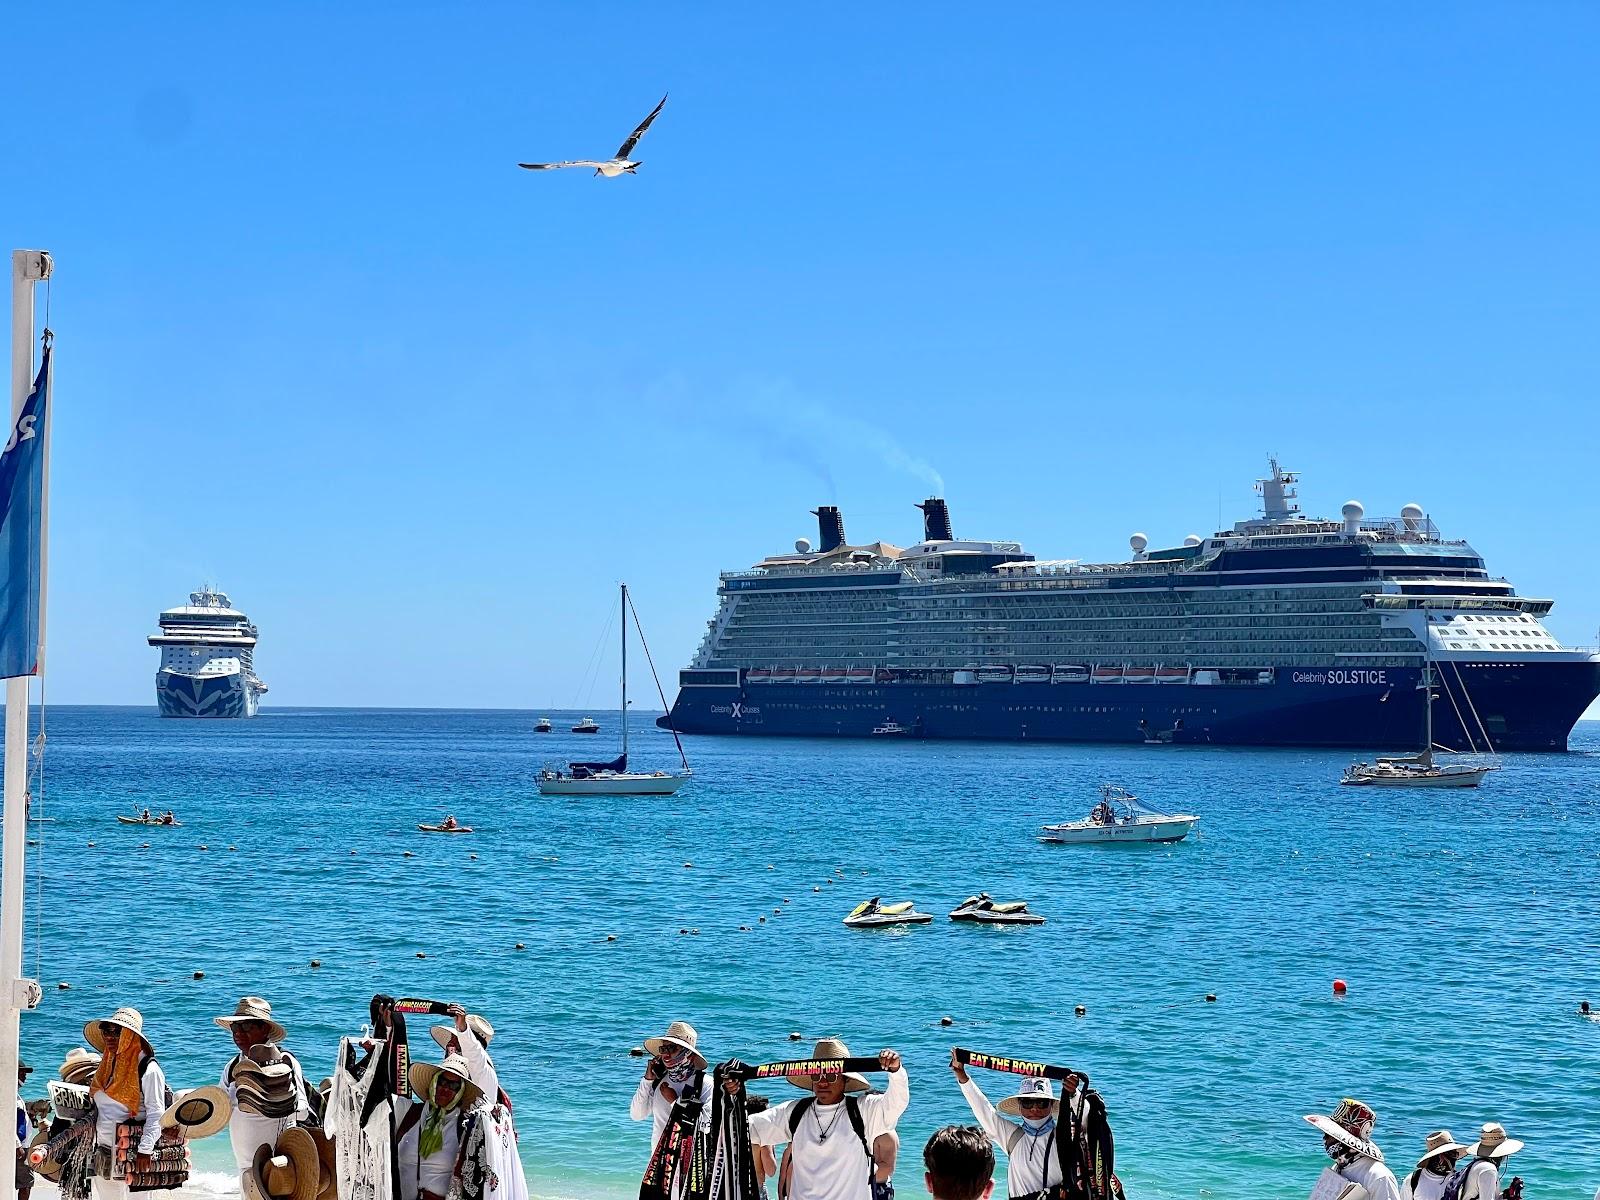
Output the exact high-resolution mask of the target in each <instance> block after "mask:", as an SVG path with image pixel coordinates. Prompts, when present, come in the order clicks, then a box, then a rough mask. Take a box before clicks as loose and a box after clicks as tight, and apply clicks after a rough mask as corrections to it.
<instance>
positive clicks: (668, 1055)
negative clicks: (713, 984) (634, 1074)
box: [628, 1021, 711, 1150]
mask: <svg viewBox="0 0 1600 1200" xmlns="http://www.w3.org/2000/svg"><path fill="white" fill-rule="evenodd" d="M699 1044H700V1035H699V1034H698V1033H696V1032H695V1028H694V1026H693V1025H691V1024H689V1022H687V1021H673V1022H672V1023H671V1024H670V1025H668V1026H667V1031H666V1032H665V1033H664V1034H662V1035H661V1036H660V1037H650V1038H645V1040H644V1052H645V1053H646V1054H648V1055H649V1056H650V1061H649V1062H647V1063H645V1067H644V1077H643V1078H642V1079H640V1080H639V1086H638V1087H637V1088H635V1089H634V1092H633V1102H632V1103H631V1104H629V1105H628V1116H630V1117H632V1118H633V1119H634V1120H635V1121H645V1120H648V1121H649V1122H650V1147H651V1149H652V1150H654V1149H655V1146H656V1143H657V1142H659V1141H660V1140H661V1131H662V1130H663V1129H665V1128H666V1126H667V1117H668V1115H669V1114H670V1113H671V1112H672V1106H673V1105H674V1104H676V1103H677V1102H678V1099H679V1098H680V1097H681V1096H683V1095H684V1094H685V1093H688V1094H689V1095H691V1096H695V1097H698V1098H699V1100H700V1102H701V1103H702V1104H709V1103H710V1102H711V1075H710V1073H709V1072H708V1071H707V1070H706V1060H705V1056H704V1055H703V1054H701V1053H700V1051H699V1050H698V1049H696V1047H697V1046H698V1045H699Z"/></svg>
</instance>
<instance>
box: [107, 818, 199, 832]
mask: <svg viewBox="0 0 1600 1200" xmlns="http://www.w3.org/2000/svg"><path fill="white" fill-rule="evenodd" d="M117 820H119V821H121V822H122V823H123V824H124V825H154V826H156V827H157V828H158V829H177V828H178V827H179V826H181V825H182V824H183V822H182V821H158V820H156V819H155V818H154V817H151V818H150V819H149V820H148V821H146V820H145V819H144V818H143V817H122V816H119V817H118V818H117Z"/></svg>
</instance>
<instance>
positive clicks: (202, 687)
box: [149, 586, 267, 717]
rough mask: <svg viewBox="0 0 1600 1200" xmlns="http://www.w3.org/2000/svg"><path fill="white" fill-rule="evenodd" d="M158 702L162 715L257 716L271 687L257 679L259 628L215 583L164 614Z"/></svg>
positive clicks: (154, 638)
mask: <svg viewBox="0 0 1600 1200" xmlns="http://www.w3.org/2000/svg"><path fill="white" fill-rule="evenodd" d="M159 624H160V626H161V631H160V632H159V633H154V634H151V635H150V639H149V640H150V644H151V645H152V646H159V647H160V648H161V665H160V667H159V668H158V669H157V670H156V703H157V705H158V706H159V708H160V710H161V715H162V716H163V717H253V716H255V715H256V709H257V707H258V706H259V705H260V702H261V696H262V694H263V693H264V692H265V691H266V690H267V685H266V684H264V683H262V682H261V680H260V679H259V678H257V677H256V673H255V667H254V658H255V648H256V636H257V634H256V627H255V626H254V625H252V624H251V623H250V619H249V618H248V617H246V616H245V615H244V613H242V612H240V611H239V610H238V609H236V608H234V607H233V605H232V603H231V602H230V601H229V599H228V597H227V595H226V594H224V593H222V592H219V591H215V590H213V589H212V588H211V587H209V586H206V587H202V588H201V589H200V590H199V591H197V592H190V593H189V603H188V604H186V605H183V606H182V607H179V608H169V609H167V610H166V611H165V612H163V613H162V614H161V617H160V621H159Z"/></svg>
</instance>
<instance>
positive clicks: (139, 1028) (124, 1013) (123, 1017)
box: [83, 1008, 155, 1054]
mask: <svg viewBox="0 0 1600 1200" xmlns="http://www.w3.org/2000/svg"><path fill="white" fill-rule="evenodd" d="M108 1024H109V1025H115V1026H117V1027H118V1028H120V1029H126V1030H128V1031H130V1032H131V1033H134V1034H136V1035H137V1036H138V1038H139V1040H140V1041H141V1042H143V1043H144V1048H145V1050H146V1051H148V1052H149V1053H152V1054H153V1053H155V1047H154V1046H152V1045H151V1044H150V1039H149V1038H147V1037H145V1036H144V1017H143V1016H142V1015H141V1014H140V1012H139V1010H138V1009H137V1008H119V1009H117V1011H116V1012H114V1013H112V1014H111V1015H110V1016H109V1017H106V1018H105V1019H104V1020H103V1021H90V1022H89V1023H88V1024H87V1025H85V1026H84V1027H83V1040H84V1041H86V1042H88V1043H89V1045H91V1046H93V1047H94V1048H95V1049H96V1050H98V1051H100V1053H101V1054H104V1053H105V1052H106V1039H105V1036H104V1035H103V1034H102V1033H101V1032H100V1026H101V1025H108Z"/></svg>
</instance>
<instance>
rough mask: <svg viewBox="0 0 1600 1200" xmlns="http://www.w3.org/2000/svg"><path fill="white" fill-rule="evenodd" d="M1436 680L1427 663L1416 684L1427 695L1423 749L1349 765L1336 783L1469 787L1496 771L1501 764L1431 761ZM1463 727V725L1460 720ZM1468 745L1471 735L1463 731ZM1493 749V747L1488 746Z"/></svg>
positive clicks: (1474, 713) (1376, 785) (1469, 708)
mask: <svg viewBox="0 0 1600 1200" xmlns="http://www.w3.org/2000/svg"><path fill="white" fill-rule="evenodd" d="M1435 682H1436V680H1435V677H1434V672H1433V663H1432V661H1431V660H1430V661H1429V662H1428V664H1427V668H1426V669H1425V670H1424V672H1423V675H1422V682H1421V683H1420V684H1419V685H1418V686H1419V687H1421V688H1422V689H1423V691H1424V692H1426V694H1427V695H1426V700H1425V702H1424V703H1423V706H1422V712H1423V717H1422V747H1423V748H1422V750H1421V751H1420V752H1418V753H1416V754H1396V755H1380V756H1379V757H1378V758H1377V759H1376V760H1375V761H1373V762H1370V763H1367V762H1358V763H1351V764H1350V765H1349V766H1348V767H1346V768H1345V769H1344V774H1343V775H1341V776H1340V777H1339V782H1340V783H1342V784H1344V785H1345V786H1346V787H1427V788H1469V787H1477V786H1478V785H1479V784H1480V783H1482V782H1483V777H1484V776H1485V775H1487V774H1489V772H1491V771H1498V770H1499V769H1500V764H1499V763H1497V762H1485V761H1482V760H1480V759H1473V758H1466V759H1462V760H1461V761H1460V762H1445V763H1440V762H1436V761H1434V757H1433V752H1434V744H1433V688H1434V684H1435ZM1463 699H1466V704H1467V708H1468V710H1469V711H1472V712H1473V715H1474V716H1476V715H1477V714H1476V710H1474V709H1473V708H1472V701H1471V699H1470V698H1467V697H1465V695H1463ZM1462 725H1463V728H1464V729H1466V723H1465V722H1464V721H1463V723H1462ZM1466 733H1467V738H1468V740H1469V743H1470V742H1471V739H1472V732H1471V730H1470V729H1466ZM1483 737H1484V742H1485V744H1486V745H1487V744H1488V737H1489V735H1488V731H1487V730H1483ZM1491 749H1492V747H1491Z"/></svg>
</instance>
